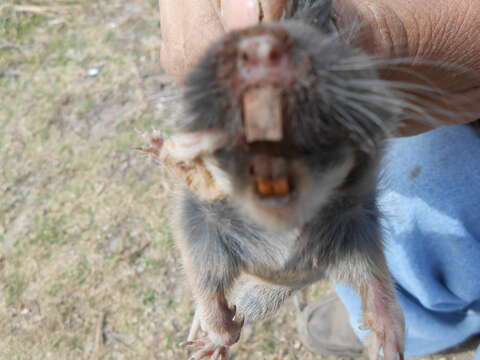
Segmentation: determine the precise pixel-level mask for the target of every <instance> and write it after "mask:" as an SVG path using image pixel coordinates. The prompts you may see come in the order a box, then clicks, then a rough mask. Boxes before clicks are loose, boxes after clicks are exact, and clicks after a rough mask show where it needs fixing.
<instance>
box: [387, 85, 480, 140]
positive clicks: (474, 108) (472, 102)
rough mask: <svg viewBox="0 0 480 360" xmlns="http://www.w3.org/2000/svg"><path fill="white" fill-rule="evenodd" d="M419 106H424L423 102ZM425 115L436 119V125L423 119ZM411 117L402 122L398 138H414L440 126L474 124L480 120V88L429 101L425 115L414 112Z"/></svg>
mask: <svg viewBox="0 0 480 360" xmlns="http://www.w3.org/2000/svg"><path fill="white" fill-rule="evenodd" d="M419 104H420V106H421V105H422V104H421V102H419ZM408 110H409V109H407V111H408ZM425 114H426V116H428V117H431V118H432V119H435V123H432V122H431V121H428V120H425V119H422V117H425ZM411 115H412V116H411V117H410V119H408V120H405V121H403V122H402V124H401V126H400V127H399V129H398V133H397V134H396V135H397V136H413V135H417V134H421V133H422V132H425V131H428V130H432V129H434V128H437V127H439V126H444V125H459V124H467V123H470V122H473V121H475V120H478V119H480V88H476V89H472V90H469V91H465V92H462V93H456V94H451V95H445V96H444V97H442V96H438V98H437V99H429V106H428V108H427V106H425V113H424V114H418V112H417V113H416V112H415V111H412V112H411Z"/></svg>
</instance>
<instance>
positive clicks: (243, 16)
mask: <svg viewBox="0 0 480 360" xmlns="http://www.w3.org/2000/svg"><path fill="white" fill-rule="evenodd" d="M213 1H214V2H215V3H216V4H217V9H218V11H219V14H220V18H221V21H222V24H223V27H224V29H225V30H226V31H230V30H236V29H241V28H245V27H248V26H252V25H255V24H258V23H259V22H268V21H274V20H278V19H280V18H281V16H282V14H283V12H284V10H285V8H286V2H287V0H213Z"/></svg>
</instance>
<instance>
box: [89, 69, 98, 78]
mask: <svg viewBox="0 0 480 360" xmlns="http://www.w3.org/2000/svg"><path fill="white" fill-rule="evenodd" d="M87 74H88V76H90V77H97V76H98V74H100V69H99V68H90V69H88V73H87Z"/></svg>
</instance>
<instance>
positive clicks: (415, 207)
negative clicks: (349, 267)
mask: <svg viewBox="0 0 480 360" xmlns="http://www.w3.org/2000/svg"><path fill="white" fill-rule="evenodd" d="M379 205H380V208H381V209H382V210H383V212H384V215H385V220H384V225H385V245H386V256H387V261H388V264H389V267H390V271H391V273H392V275H393V277H394V279H395V282H396V285H397V290H398V291H397V298H398V301H399V303H400V305H401V307H402V309H403V311H404V314H405V320H406V329H407V338H406V356H407V357H414V356H423V355H427V354H433V353H436V352H439V351H441V350H444V349H447V348H450V347H452V346H455V345H457V344H459V343H461V342H463V341H464V340H466V339H468V338H469V337H471V336H474V335H478V334H480V136H479V135H478V134H477V133H476V132H474V131H473V130H472V129H471V128H470V127H467V126H451V127H444V128H440V129H437V130H435V131H431V132H428V133H425V134H422V135H418V136H415V137H410V138H402V139H397V140H394V141H392V143H391V147H390V151H389V153H388V155H387V157H386V159H385V174H384V176H383V178H382V181H381V196H380V199H379ZM337 293H338V294H339V296H340V298H341V299H342V301H343V302H344V304H345V305H346V307H347V309H348V310H349V313H350V319H351V322H352V326H353V328H354V329H355V331H356V332H357V334H358V335H359V336H360V337H362V336H365V333H364V332H363V331H361V330H358V327H359V325H360V319H361V314H360V300H359V298H358V296H357V295H356V294H355V293H354V292H353V291H352V290H351V289H350V288H347V287H346V286H343V285H340V284H338V285H337ZM475 359H476V360H480V348H479V349H478V350H477V354H476V357H475Z"/></svg>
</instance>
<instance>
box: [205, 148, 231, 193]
mask: <svg viewBox="0 0 480 360" xmlns="http://www.w3.org/2000/svg"><path fill="white" fill-rule="evenodd" d="M204 164H205V167H206V168H207V170H208V171H209V172H210V174H211V175H212V177H213V179H214V181H215V184H216V185H217V186H218V187H219V189H221V191H222V192H223V193H225V194H227V195H232V194H233V184H232V181H231V180H230V178H229V176H228V174H227V173H226V172H225V171H223V170H222V169H221V168H220V167H219V166H218V164H217V161H216V160H215V159H214V158H213V157H212V156H207V157H205V158H204Z"/></svg>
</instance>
